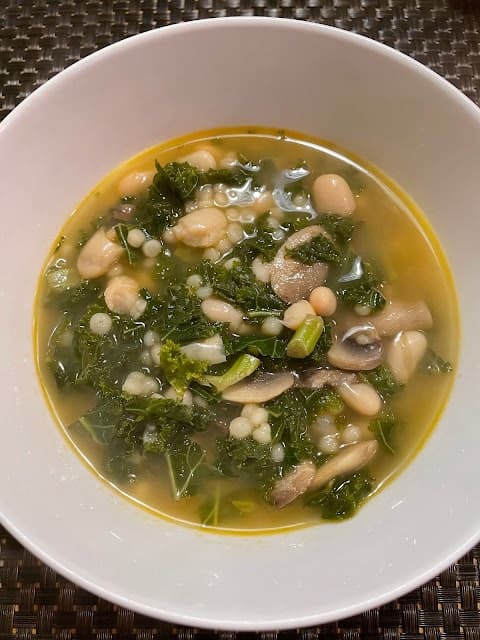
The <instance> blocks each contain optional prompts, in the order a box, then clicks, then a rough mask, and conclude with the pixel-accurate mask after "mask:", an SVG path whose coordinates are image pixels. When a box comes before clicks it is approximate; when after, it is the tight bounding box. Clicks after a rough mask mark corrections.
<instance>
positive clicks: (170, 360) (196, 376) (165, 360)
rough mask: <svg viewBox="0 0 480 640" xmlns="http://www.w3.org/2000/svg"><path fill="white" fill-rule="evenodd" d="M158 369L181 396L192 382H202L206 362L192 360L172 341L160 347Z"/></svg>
mask: <svg viewBox="0 0 480 640" xmlns="http://www.w3.org/2000/svg"><path fill="white" fill-rule="evenodd" d="M160 367H161V369H162V373H163V374H164V375H165V377H166V379H167V381H168V382H169V384H170V385H171V386H172V387H173V388H174V389H175V391H176V392H177V393H178V394H180V395H183V394H184V393H185V391H186V390H187V389H188V387H189V386H190V384H191V383H192V382H193V381H200V380H203V378H204V375H205V372H206V370H207V369H208V363H207V362H201V361H200V360H192V359H190V358H188V357H187V356H186V355H185V354H184V353H183V352H182V350H181V348H180V346H179V345H178V344H177V343H176V342H173V341H172V340H166V341H165V342H163V343H162V345H161V347H160Z"/></svg>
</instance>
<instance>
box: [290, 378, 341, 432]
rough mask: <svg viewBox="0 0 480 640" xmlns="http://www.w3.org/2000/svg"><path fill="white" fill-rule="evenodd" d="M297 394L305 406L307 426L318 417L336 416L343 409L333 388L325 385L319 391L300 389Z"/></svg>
mask: <svg viewBox="0 0 480 640" xmlns="http://www.w3.org/2000/svg"><path fill="white" fill-rule="evenodd" d="M299 394H300V396H301V397H302V398H303V402H304V404H305V411H306V419H307V423H308V424H309V425H310V424H311V423H312V422H313V421H314V420H315V418H317V417H318V416H320V415H323V414H325V413H329V414H332V415H337V414H338V413H340V412H341V411H342V409H343V401H342V399H341V397H340V396H339V395H338V393H337V392H336V391H335V389H334V388H333V387H329V386H327V385H326V386H324V387H322V388H321V389H301V390H300V392H299Z"/></svg>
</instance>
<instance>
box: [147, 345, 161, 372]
mask: <svg viewBox="0 0 480 640" xmlns="http://www.w3.org/2000/svg"><path fill="white" fill-rule="evenodd" d="M160 347H161V345H160V344H159V343H158V342H157V343H156V344H154V345H153V347H151V348H150V357H151V359H152V362H153V364H154V365H155V366H156V367H158V366H160Z"/></svg>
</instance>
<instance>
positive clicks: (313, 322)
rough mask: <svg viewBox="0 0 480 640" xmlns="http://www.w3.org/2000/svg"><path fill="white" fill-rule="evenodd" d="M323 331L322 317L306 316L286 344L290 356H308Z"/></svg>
mask: <svg viewBox="0 0 480 640" xmlns="http://www.w3.org/2000/svg"><path fill="white" fill-rule="evenodd" d="M322 332H323V319H322V318H321V317H320V316H311V315H310V316H307V317H306V318H305V320H304V321H303V322H302V324H301V325H300V326H299V327H298V329H297V330H296V331H295V333H294V334H293V336H292V337H291V339H290V342H289V343H288V345H287V355H288V356H290V358H306V357H307V356H309V355H310V354H311V353H312V352H313V350H314V349H315V346H316V344H317V342H318V340H319V339H320V336H321V335H322Z"/></svg>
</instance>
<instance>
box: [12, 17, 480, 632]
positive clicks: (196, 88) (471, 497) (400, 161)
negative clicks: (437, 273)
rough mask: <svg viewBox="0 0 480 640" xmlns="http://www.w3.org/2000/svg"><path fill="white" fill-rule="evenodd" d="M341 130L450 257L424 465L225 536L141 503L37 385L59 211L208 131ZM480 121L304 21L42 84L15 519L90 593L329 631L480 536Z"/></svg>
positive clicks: (178, 45)
mask: <svg viewBox="0 0 480 640" xmlns="http://www.w3.org/2000/svg"><path fill="white" fill-rule="evenodd" d="M235 124H263V125H270V126H273V127H286V128H290V129H294V130H300V131H303V132H305V133H310V134H312V135H315V136H319V137H322V138H326V139H329V140H332V141H334V142H336V143H338V144H340V145H342V146H343V147H345V148H347V149H349V150H351V151H354V152H356V153H357V154H359V155H360V156H363V157H364V158H366V159H368V160H370V161H371V162H373V163H374V164H376V165H377V166H378V167H380V168H381V169H383V170H384V171H385V172H386V173H387V174H389V175H390V176H391V177H392V178H394V179H395V180H396V181H397V182H398V183H399V184H400V185H401V186H402V187H403V188H404V189H405V190H406V191H407V192H408V193H409V194H410V195H411V196H412V197H413V198H414V199H415V200H416V201H417V202H418V204H419V205H420V207H421V208H422V209H423V210H424V211H425V212H426V214H427V216H428V217H429V219H430V220H431V222H432V224H433V226H434V228H435V229H436V231H437V233H438V235H439V237H440V239H441V241H442V242H443V245H444V247H445V249H446V251H447V254H448V256H449V259H450V261H451V265H452V268H453V272H454V275H455V278H456V282H457V287H458V291H459V297H460V308H461V311H462V330H463V345H464V346H463V348H462V351H461V357H460V366H459V371H458V375H457V382H456V385H455V388H454V391H453V394H452V397H451V399H450V402H449V404H448V407H447V409H446V411H445V413H444V415H443V417H442V419H441V421H440V423H439V425H438V427H437V428H436V430H435V432H434V434H433V436H432V437H431V438H430V440H429V441H428V443H427V444H426V446H425V447H424V449H423V450H422V452H421V453H420V455H418V457H417V458H416V459H415V460H414V461H413V462H412V464H411V465H410V466H409V467H408V468H407V469H406V470H405V471H404V472H403V473H402V474H401V475H400V476H399V477H397V479H396V480H395V481H394V482H392V483H391V484H390V485H389V486H387V487H386V488H385V489H384V490H383V491H382V492H381V493H380V494H379V495H378V496H376V497H375V498H374V499H372V500H371V501H370V502H369V503H368V504H367V505H366V506H365V507H364V508H363V509H362V510H361V511H360V513H359V514H358V515H357V516H355V518H353V519H352V520H350V521H346V522H344V523H342V524H337V525H330V524H327V525H321V526H316V527H310V528H306V529H303V530H296V531H293V532H290V533H283V534H278V535H267V536H256V537H255V536H254V537H245V536H243V537H242V536H237V537H235V536H225V535H224V536H219V535H213V534H211V533H207V532H202V531H198V530H193V529H189V528H184V527H182V526H179V525H176V524H173V523H170V522H167V521H164V520H162V519H159V518H156V517H155V516H153V515H150V514H148V513H146V512H144V511H142V510H141V509H139V508H137V507H135V506H134V505H133V504H131V503H129V502H128V501H127V500H124V499H123V498H121V497H120V496H119V495H118V494H117V493H115V492H113V491H112V490H110V489H109V488H108V487H107V486H106V485H104V484H103V483H101V482H100V481H99V480H98V479H97V478H96V477H95V475H94V474H93V473H91V471H89V470H88V469H87V468H86V467H85V466H84V465H83V463H82V462H81V461H80V460H79V459H78V458H77V456H76V455H75V454H74V453H73V452H72V450H71V448H70V446H68V445H67V444H66V442H65V440H64V438H63V436H62V434H61V432H60V430H59V429H58V428H57V427H56V425H55V423H54V420H53V419H52V416H51V415H50V413H49V410H48V409H47V407H46V404H45V401H44V398H43V396H42V393H41V391H40V386H39V383H38V380H37V379H36V374H35V368H34V364H33V356H32V344H31V343H32V340H31V332H32V329H31V326H32V301H33V296H34V292H35V286H36V282H37V277H38V274H39V271H40V269H41V266H42V262H43V260H44V257H45V255H46V253H47V251H48V249H49V247H50V244H51V242H52V240H53V238H54V236H55V234H56V233H57V231H58V230H59V228H60V226H61V225H62V223H63V221H64V220H65V218H66V216H67V215H68V213H69V212H70V211H71V210H72V209H73V208H74V206H75V205H76V204H77V202H78V201H79V200H80V199H81V198H82V196H83V195H84V194H86V193H87V192H88V191H89V189H90V188H91V187H92V186H93V185H94V184H95V183H96V182H97V181H98V180H99V179H100V178H101V177H102V176H103V175H104V174H106V173H107V172H109V171H110V170H111V169H112V168H113V167H115V166H116V165H117V164H118V163H119V162H121V161H123V160H125V159H126V158H128V157H130V156H131V155H132V154H135V153H136V152H138V151H140V150H141V149H143V148H144V147H147V146H149V145H152V144H153V143H157V142H160V141H161V140H164V139H168V138H171V137H173V136H176V135H179V134H184V133H187V132H191V131H195V130H199V129H204V128H207V127H214V126H224V125H235ZM479 155H480V111H479V110H478V109H477V108H476V107H475V106H474V105H473V104H472V103H471V102H469V101H468V100H467V99H466V98H465V97H464V96H462V95H461V94H460V93H459V92H458V91H457V90H455V89H454V88H453V87H452V86H450V85H449V84H448V83H447V82H445V81H444V80H442V79H441V78H439V77H437V76H436V75H434V74H433V73H431V72H430V71H428V70H427V69H425V68H424V67H422V66H421V65H419V64H417V63H415V62H413V61H412V60H410V59H409V58H407V57H405V56H403V55H400V54H399V53H396V52H394V51H392V50H390V49H388V48H386V47H384V46H382V45H379V44H376V43H375V42H372V41H370V40H367V39H365V38H362V37H359V36H355V35H352V34H350V33H346V32H344V31H338V30H336V29H332V28H329V27H321V26H316V25H312V24H307V23H301V22H293V21H288V20H275V19H262V18H233V19H228V18H227V19H216V20H206V21H201V22H197V23H191V24H184V25H180V26H174V27H167V28H164V29H161V30H159V31H152V32H149V33H146V34H143V35H139V36H135V37H133V38H130V39H128V40H124V41H123V42H121V43H119V44H115V45H113V46H111V47H107V48H106V49H104V50H102V51H100V52H99V53H96V54H94V55H92V56H90V57H89V58H87V59H86V60H83V61H81V62H79V63H78V64H76V65H74V66H72V67H71V68H69V69H68V70H66V71H64V72H63V73H61V74H59V75H58V76H57V77H55V78H54V79H53V80H51V81H49V82H47V83H46V85H45V86H43V87H42V88H41V89H40V90H38V91H37V92H35V93H34V95H32V96H31V97H30V98H29V99H27V100H25V102H24V103H23V104H22V105H20V107H18V108H17V109H16V110H15V111H14V112H13V113H12V114H11V115H10V116H9V117H8V118H7V119H6V120H5V121H4V122H3V123H2V125H1V126H0V175H1V176H2V188H1V189H0V211H1V212H2V216H3V225H2V227H3V228H2V230H3V243H2V248H1V252H0V265H1V269H0V273H2V274H3V275H2V278H1V281H0V297H1V300H2V331H1V334H0V353H1V354H2V357H1V360H0V375H1V380H2V384H1V389H0V406H1V407H2V414H3V416H2V417H3V420H2V423H3V427H2V431H3V433H2V463H1V465H0V486H1V487H2V491H1V494H2V495H1V498H0V507H1V512H2V518H1V519H2V523H3V524H4V525H5V526H6V527H7V528H8V529H9V530H10V531H11V532H12V533H13V535H15V536H16V537H17V538H18V539H19V540H20V541H21V542H22V543H23V544H24V545H25V546H26V547H28V548H29V549H30V550H31V551H32V552H33V553H35V554H36V555H37V556H39V557H40V558H41V559H42V560H44V561H45V562H46V563H48V564H49V565H51V566H52V567H53V568H54V569H56V570H57V571H59V572H60V573H62V574H63V575H65V576H67V577H68V578H71V579H72V580H74V581H75V582H77V583H79V584H80V585H82V586H83V587H84V588H86V589H88V590H90V591H93V592H94V593H96V594H98V595H100V596H102V597H105V598H108V599H110V600H113V601H115V602H116V603H118V604H120V605H122V606H125V607H129V608H132V609H135V610H137V611H140V612H142V613H144V614H147V615H152V616H156V617H159V618H164V619H168V620H171V621H174V622H177V623H182V624H189V625H195V626H200V627H215V628H221V629H237V630H240V629H244V630H246V629H250V630H254V629H256V630H261V629H272V628H277V629H280V628H288V627H295V626H303V625H313V624H317V623H322V622H327V621H331V620H334V619H338V618H341V617H345V616H348V615H352V614H356V613H358V612H360V611H361V610H363V609H367V608H369V607H374V606H378V605H380V604H382V603H384V602H386V601H388V600H390V599H392V598H395V597H397V596H399V595H401V594H403V593H405V592H406V591H408V590H409V589H412V588H413V587H416V586H417V585H419V584H420V583H422V582H424V581H426V580H427V579H429V578H431V577H432V576H433V575H434V574H435V573H437V572H439V571H441V570H442V569H444V568H445V567H446V566H447V565H448V564H449V563H451V562H452V561H453V560H455V559H456V558H457V557H458V556H460V555H461V554H462V553H464V552H466V551H467V550H468V548H469V547H470V546H472V545H473V544H474V543H475V541H476V540H478V539H479V532H480V509H479V505H480V482H479V481H478V450H479V445H480V436H479V430H478V419H479V418H478V417H479V416H480V393H479V391H478V390H479V388H480V364H479V363H480V358H479V353H480V345H479V329H478V318H479V317H480V295H479V285H478V274H477V268H476V257H477V255H478V252H479V251H478V237H479V234H480V217H479V216H478V211H477V209H478V183H479V180H478V158H479Z"/></svg>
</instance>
